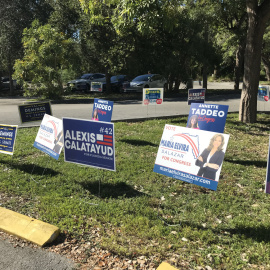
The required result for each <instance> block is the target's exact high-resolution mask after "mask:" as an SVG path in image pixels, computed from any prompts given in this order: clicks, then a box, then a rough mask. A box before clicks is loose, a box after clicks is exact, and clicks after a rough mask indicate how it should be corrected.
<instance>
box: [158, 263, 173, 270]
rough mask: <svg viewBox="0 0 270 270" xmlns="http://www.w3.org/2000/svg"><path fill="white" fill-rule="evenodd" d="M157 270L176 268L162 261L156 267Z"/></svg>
mask: <svg viewBox="0 0 270 270" xmlns="http://www.w3.org/2000/svg"><path fill="white" fill-rule="evenodd" d="M157 270H177V269H176V268H174V267H173V266H171V265H170V264H168V263H166V262H163V263H162V264H161V265H160V266H159V267H158V268H157Z"/></svg>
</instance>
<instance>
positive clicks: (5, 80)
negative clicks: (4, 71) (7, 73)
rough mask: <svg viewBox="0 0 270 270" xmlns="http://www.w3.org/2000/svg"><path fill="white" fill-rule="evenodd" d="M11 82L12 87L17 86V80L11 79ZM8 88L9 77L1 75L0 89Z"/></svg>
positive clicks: (15, 87)
mask: <svg viewBox="0 0 270 270" xmlns="http://www.w3.org/2000/svg"><path fill="white" fill-rule="evenodd" d="M12 82H13V87H14V89H17V87H18V85H17V81H16V80H12ZM9 88H10V85H9V77H1V89H2V90H7V89H9Z"/></svg>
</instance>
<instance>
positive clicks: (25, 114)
mask: <svg viewBox="0 0 270 270" xmlns="http://www.w3.org/2000/svg"><path fill="white" fill-rule="evenodd" d="M18 108H19V114H20V117H21V122H22V123H26V122H33V121H39V120H42V119H43V116H44V114H50V115H52V109H51V104H50V102H39V103H30V104H23V105H19V106H18Z"/></svg>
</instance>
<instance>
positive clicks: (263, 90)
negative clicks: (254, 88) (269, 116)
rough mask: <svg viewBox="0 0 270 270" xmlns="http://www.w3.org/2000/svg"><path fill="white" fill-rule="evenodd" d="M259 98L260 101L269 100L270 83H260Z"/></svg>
mask: <svg viewBox="0 0 270 270" xmlns="http://www.w3.org/2000/svg"><path fill="white" fill-rule="evenodd" d="M257 99H258V100H260V101H268V100H269V86H268V85H259V89H258V95H257Z"/></svg>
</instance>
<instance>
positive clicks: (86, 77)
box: [81, 74, 93, 79]
mask: <svg viewBox="0 0 270 270" xmlns="http://www.w3.org/2000/svg"><path fill="white" fill-rule="evenodd" d="M92 75H93V74H83V75H82V77H81V79H89V78H90V77H91V76H92Z"/></svg>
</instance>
